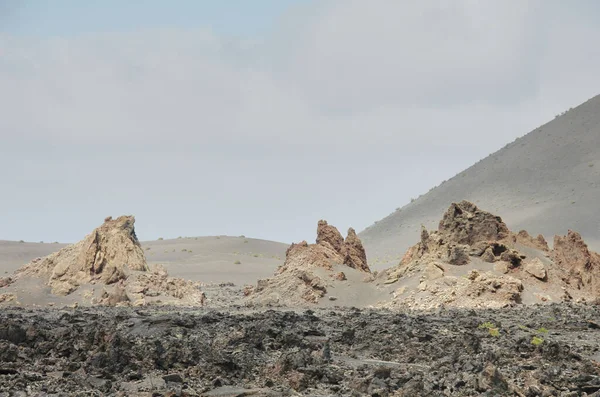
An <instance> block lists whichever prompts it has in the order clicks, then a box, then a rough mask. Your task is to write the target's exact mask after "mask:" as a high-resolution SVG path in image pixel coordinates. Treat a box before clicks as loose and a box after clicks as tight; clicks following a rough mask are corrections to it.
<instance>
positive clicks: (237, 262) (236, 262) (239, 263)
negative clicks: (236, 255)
mask: <svg viewBox="0 0 600 397" xmlns="http://www.w3.org/2000/svg"><path fill="white" fill-rule="evenodd" d="M233 264H234V265H241V264H242V262H240V261H239V260H238V261H235V262H233Z"/></svg>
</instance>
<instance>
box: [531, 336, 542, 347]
mask: <svg viewBox="0 0 600 397" xmlns="http://www.w3.org/2000/svg"><path fill="white" fill-rule="evenodd" d="M542 343H544V339H543V338H540V337H539V336H534V337H533V338H532V339H531V344H532V345H534V346H539V345H541V344H542Z"/></svg>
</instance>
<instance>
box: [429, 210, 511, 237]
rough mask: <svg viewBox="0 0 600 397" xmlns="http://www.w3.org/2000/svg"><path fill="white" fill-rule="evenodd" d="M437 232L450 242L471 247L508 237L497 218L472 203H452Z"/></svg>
mask: <svg viewBox="0 0 600 397" xmlns="http://www.w3.org/2000/svg"><path fill="white" fill-rule="evenodd" d="M438 229H439V231H440V232H441V233H444V235H445V236H447V237H448V239H449V240H450V241H452V242H455V243H458V244H467V245H473V244H475V243H477V242H479V241H497V240H502V239H503V238H506V237H508V235H509V230H508V227H507V226H506V224H505V223H504V222H503V221H502V218H500V217H499V216H496V215H493V214H490V213H489V212H486V211H482V210H480V209H479V208H477V206H476V205H475V204H473V203H470V202H468V201H464V200H463V201H461V202H460V203H452V205H451V206H450V208H449V209H448V210H447V211H446V213H445V214H444V217H443V218H442V220H441V221H440V224H439V228H438Z"/></svg>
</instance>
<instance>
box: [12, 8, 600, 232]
mask: <svg viewBox="0 0 600 397" xmlns="http://www.w3.org/2000/svg"><path fill="white" fill-rule="evenodd" d="M124 4H127V5H124ZM599 21H600V6H599V5H598V3H597V2H596V1H593V0H581V1H576V0H573V1H569V2H566V1H560V0H539V1H525V0H498V1H491V0H490V1H474V0H453V1H442V0H429V1H417V0H414V1H412V0H411V1H409V0H406V1H397V0H389V1H376V0H370V1H362V0H356V1H351V0H339V1H326V0H322V1H321V0H320V1H279V0H278V1H266V0H265V1H252V2H248V1H240V0H238V1H228V2H214V1H173V2H166V1H139V0H138V1H129V2H123V1H120V0H119V1H116V0H107V1H86V2H81V1H79V0H78V1H74V0H62V1H49V0H45V1H44V0H38V1H35V0H22V1H21V0H19V1H18V0H0V108H1V109H2V113H1V115H0V134H1V141H0V181H1V182H0V183H1V185H0V186H2V188H1V189H0V239H10V240H19V239H24V240H27V241H40V240H44V241H55V240H58V241H64V242H72V241H77V240H79V239H81V238H82V237H83V236H84V235H85V234H87V233H89V232H90V231H91V230H92V229H93V228H94V227H96V226H98V225H99V224H101V223H102V220H103V219H104V217H106V216H107V215H112V216H118V215H121V214H134V215H135V216H136V219H137V223H136V226H137V232H138V236H139V237H140V238H141V239H155V238H158V237H164V238H169V237H177V236H200V235H215V234H228V235H241V234H244V235H246V236H249V237H257V238H265V239H271V240H278V241H283V242H291V241H299V240H302V239H307V240H313V239H314V237H315V230H316V224H317V221H318V220H319V219H321V218H324V219H327V220H329V222H330V223H331V224H334V225H336V226H338V227H339V228H340V229H342V230H343V231H344V232H345V229H347V228H348V227H349V226H354V227H355V228H356V229H357V230H362V229H363V228H365V227H366V226H368V225H369V224H371V223H373V221H375V220H377V219H380V218H382V217H384V216H386V215H388V214H389V213H390V212H392V211H393V210H394V209H395V208H396V207H401V206H403V205H404V204H406V203H407V202H409V201H410V198H411V197H416V196H418V195H419V194H422V193H425V192H427V191H428V190H429V189H430V188H431V187H432V186H435V185H437V184H439V183H440V182H441V181H443V180H445V179H448V178H451V177H452V176H453V175H455V174H456V173H458V172H460V171H461V170H462V169H464V168H466V167H468V166H470V165H471V164H473V163H474V162H476V161H477V160H479V159H481V158H483V157H485V156H487V155H488V154H489V153H491V152H493V151H496V150H498V149H500V148H501V147H503V146H504V145H505V144H506V143H508V142H510V141H512V140H514V139H515V138H516V137H518V136H522V135H524V134H526V133H527V132H529V131H530V130H532V129H533V128H535V127H537V126H539V125H541V124H543V123H545V122H547V121H550V120H551V119H553V118H554V115H555V114H557V113H560V112H562V111H563V110H566V109H568V108H569V107H574V106H576V105H578V104H580V103H581V102H584V101H586V100H587V99H589V98H591V97H592V96H594V95H596V94H598V93H600V73H598V70H600V51H599V50H598V45H597V43H599V42H600V22H599Z"/></svg>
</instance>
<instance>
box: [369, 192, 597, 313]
mask: <svg viewBox="0 0 600 397" xmlns="http://www.w3.org/2000/svg"><path fill="white" fill-rule="evenodd" d="M375 284H379V285H380V286H381V287H383V286H390V285H395V286H396V290H395V292H394V293H393V294H392V299H391V301H386V302H382V304H381V306H383V307H387V308H399V307H402V308H413V309H415V308H416V309H433V308H437V307H440V306H446V307H452V306H454V307H480V308H490V307H505V306H507V305H515V304H521V303H523V304H534V303H542V302H562V301H578V302H584V301H597V300H598V299H600V255H598V254H596V253H594V252H592V251H590V250H589V249H588V247H587V245H586V244H585V242H584V241H583V239H582V238H581V236H580V235H579V234H578V233H576V232H573V231H569V232H568V234H567V236H565V237H561V236H556V237H555V239H554V248H553V249H552V250H550V249H549V247H548V244H547V243H546V241H545V239H544V237H543V236H541V235H539V236H537V237H532V236H530V235H529V234H528V233H527V232H526V231H524V230H522V231H520V232H518V233H514V232H511V231H510V230H509V229H508V227H507V226H506V224H505V223H504V222H503V221H502V219H501V218H500V217H498V216H495V215H493V214H491V213H489V212H486V211H482V210H480V209H479V208H477V206H475V205H474V204H473V203H470V202H468V201H462V202H460V203H453V204H452V205H451V206H450V208H449V209H448V210H447V211H446V213H445V214H444V216H443V218H442V220H441V221H440V222H439V225H438V228H437V230H435V231H431V232H430V231H428V230H427V229H425V228H423V229H422V231H421V241H420V242H419V243H417V244H416V245H414V246H413V247H411V248H410V249H409V250H408V251H407V252H406V254H405V255H404V257H403V258H402V261H401V262H400V264H399V265H398V266H395V267H393V268H390V269H387V270H385V271H383V272H381V273H380V275H379V276H378V277H377V280H376V281H375Z"/></svg>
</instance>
